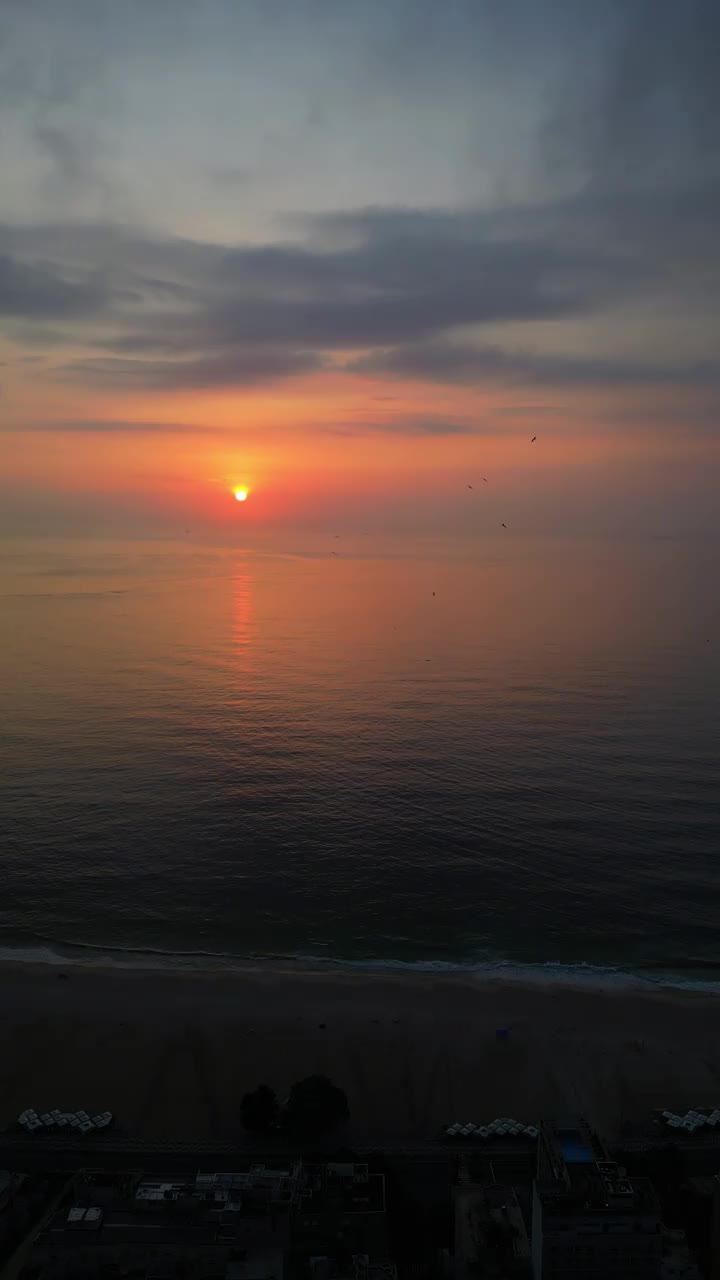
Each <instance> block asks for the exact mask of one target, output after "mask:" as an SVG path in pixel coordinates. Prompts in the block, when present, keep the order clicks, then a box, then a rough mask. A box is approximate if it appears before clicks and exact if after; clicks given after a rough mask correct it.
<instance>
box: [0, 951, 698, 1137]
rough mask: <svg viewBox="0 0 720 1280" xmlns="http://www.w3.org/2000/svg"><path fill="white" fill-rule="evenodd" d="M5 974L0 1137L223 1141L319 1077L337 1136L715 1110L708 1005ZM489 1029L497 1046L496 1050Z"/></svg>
mask: <svg viewBox="0 0 720 1280" xmlns="http://www.w3.org/2000/svg"><path fill="white" fill-rule="evenodd" d="M62 972H63V974H64V975H65V976H64V977H63V978H60V977H59V971H58V969H57V968H55V967H54V966H52V965H47V966H45V965H40V964H38V965H31V964H27V965H22V964H5V965H3V968H2V993H1V995H0V1018H1V1025H2V1047H3V1052H2V1056H1V1058H0V1124H3V1125H5V1124H7V1123H9V1122H11V1121H13V1120H14V1118H15V1117H16V1116H17V1114H18V1112H19V1111H20V1110H22V1109H23V1108H24V1107H27V1106H35V1107H37V1108H39V1109H44V1108H50V1109H51V1108H53V1107H58V1108H60V1109H66V1108H75V1107H81V1106H84V1107H85V1108H86V1109H88V1110H93V1109H98V1110H104V1109H105V1108H109V1109H111V1110H112V1111H113V1112H114V1113H115V1114H116V1116H117V1118H118V1122H119V1123H120V1124H121V1125H122V1127H123V1128H124V1129H126V1130H128V1131H129V1132H131V1133H134V1134H137V1135H141V1136H147V1137H153V1136H158V1137H170V1136H180V1137H187V1138H189V1139H193V1138H212V1137H218V1138H232V1137H234V1136H236V1135H237V1134H238V1133H239V1121H238V1112H239V1102H240V1098H241V1096H242V1094H243V1093H244V1092H245V1090H247V1089H248V1088H252V1087H254V1086H255V1085H256V1084H257V1083H259V1082H260V1081H265V1082H267V1083H269V1084H271V1085H272V1086H273V1087H274V1088H275V1089H277V1091H278V1093H279V1095H280V1096H281V1097H282V1096H284V1094H285V1093H286V1091H287V1088H288V1086H289V1085H290V1084H291V1083H292V1081H293V1080H295V1079H297V1078H298V1077H300V1076H303V1075H306V1074H309V1073H311V1072H323V1073H325V1074H327V1075H329V1076H331V1077H332V1078H333V1080H335V1081H336V1082H337V1083H338V1084H340V1085H341V1086H342V1087H343V1088H344V1089H345V1090H346V1092H347V1094H348V1097H349V1100H350V1106H351V1111H352V1136H353V1137H354V1138H356V1139H357V1140H358V1141H361V1140H363V1139H367V1140H374V1139H375V1138H381V1137H387V1138H393V1139H402V1138H408V1139H409V1138H412V1139H417V1138H425V1137H430V1136H434V1135H435V1133H436V1132H437V1130H438V1127H439V1126H440V1125H441V1124H442V1122H443V1121H447V1120H453V1119H457V1118H463V1119H468V1120H472V1121H474V1122H475V1123H478V1124H480V1123H482V1122H483V1121H484V1120H489V1119H492V1118H493V1117H494V1116H496V1115H515V1116H517V1117H518V1118H519V1119H522V1120H526V1121H527V1122H530V1121H532V1120H535V1119H537V1118H539V1117H540V1116H552V1115H562V1114H567V1113H568V1112H576V1111H582V1112H583V1113H585V1114H586V1115H588V1116H589V1117H590V1118H591V1119H592V1120H593V1121H594V1122H595V1123H596V1124H598V1125H600V1126H602V1128H603V1130H604V1131H605V1132H606V1133H607V1134H608V1136H611V1135H612V1134H614V1133H615V1132H617V1131H618V1129H619V1126H620V1125H621V1124H622V1123H623V1122H624V1121H626V1120H628V1119H632V1118H635V1117H637V1116H642V1115H644V1114H646V1113H647V1112H648V1111H649V1109H650V1108H652V1107H665V1106H671V1107H684V1106H691V1105H693V1104H702V1103H706V1102H711V1103H717V1102H718V1101H720V1020H719V1019H718V1012H719V1011H720V998H718V997H716V996H712V995H703V994H698V993H691V992H687V993H684V992H677V991H665V990H658V992H657V993H655V992H650V993H649V992H647V991H646V990H644V989H637V990H636V989H611V988H607V989H597V988H594V989H593V988H587V989H582V988H579V987H577V986H574V987H573V986H563V985H556V986H550V985H548V986H541V985H522V984H521V983H518V982H506V981H489V980H487V979H483V980H478V979H477V978H473V977H472V976H470V975H468V976H462V977H460V976H446V975H443V976H436V975H428V974H417V975H407V974H402V975H397V976H395V975H391V974H386V973H384V974H367V973H363V974H347V973H310V972H287V973H280V972H267V971H254V970H253V971H248V972H245V973H239V972H236V973H232V974H218V973H208V974H188V973H183V974H171V973H162V972H157V971H153V972H147V971H146V972H141V971H137V970H134V971H125V970H117V969H106V970H100V969H89V968H83V967H80V966H76V967H73V966H68V967H67V968H65V969H64V970H63V971H62ZM499 1027H506V1028H508V1029H509V1031H510V1034H509V1037H508V1038H507V1039H504V1040H499V1039H497V1038H496V1034H495V1032H496V1029H497V1028H499Z"/></svg>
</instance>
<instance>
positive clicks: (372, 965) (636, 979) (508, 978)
mask: <svg viewBox="0 0 720 1280" xmlns="http://www.w3.org/2000/svg"><path fill="white" fill-rule="evenodd" d="M2 962H12V963H15V964H18V963H20V964H29V965H30V964H32V965H51V966H56V967H68V966H71V967H76V968H81V969H90V970H93V969H120V970H129V969H136V970H154V971H157V972H165V973H178V974H180V973H196V974H197V973H203V972H211V973H219V974H222V973H227V974H230V973H243V972H245V973H247V972H248V971H250V972H252V971H255V972H257V971H258V970H264V971H273V970H276V971H287V970H288V969H292V970H297V971H304V972H323V973H329V972H335V973H343V972H351V973H363V972H365V973H388V974H393V973H394V974H403V973H405V974H408V975H410V974H437V975H443V974H444V975H448V976H452V975H457V976H458V977H462V976H466V977H469V978H473V979H475V980H478V981H482V980H483V979H484V980H487V981H495V982H514V983H522V984H528V983H537V984H538V985H543V986H546V985H552V986H554V985H559V986H574V987H583V988H587V987H589V988H595V989H598V988H608V987H611V988H641V989H644V990H646V991H652V990H654V991H657V990H662V989H668V988H669V989H673V990H682V991H697V992H707V993H718V994H720V965H716V964H713V963H712V962H710V961H702V960H697V961H694V962H693V964H692V966H689V965H688V966H683V965H682V964H678V965H677V966H676V967H670V966H669V965H663V966H660V965H648V966H645V967H638V968H635V969H632V968H623V967H621V966H613V965H601V964H593V963H591V962H589V961H579V962H578V963H575V964H569V963H566V962H562V961H556V960H545V961H537V962H523V961H517V960H508V959H506V958H496V959H487V958H485V959H482V960H472V959H468V960H436V959H422V958H420V959H415V960H400V959H394V958H391V957H377V958H372V957H363V958H361V959H349V958H346V957H330V956H317V955H312V954H306V953H303V952H289V953H272V952H271V953H258V952H251V953H247V954H239V953H235V952H227V951H168V950H164V949H161V948H153V947H129V946H105V947H99V946H97V945H95V944H93V943H86V942H76V941H73V942H68V941H65V940H61V939H56V938H49V937H44V936H41V935H35V937H34V939H33V940H25V941H17V942H8V943H5V944H2V943H0V963H2ZM709 973H713V974H715V975H717V976H715V977H713V978H710V977H708V976H701V975H702V974H709Z"/></svg>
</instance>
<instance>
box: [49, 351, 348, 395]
mask: <svg viewBox="0 0 720 1280" xmlns="http://www.w3.org/2000/svg"><path fill="white" fill-rule="evenodd" d="M321 367H322V360H321V357H320V356H318V355H316V354H315V353H314V352H311V351H283V350H272V349H270V350H263V349H260V348H253V349H252V350H250V351H227V352H224V353H223V354H222V355H207V356H202V357H198V358H197V359H195V360H122V359H119V358H118V359H113V358H111V357H109V358H107V359H102V358H98V359H88V360H77V361H73V362H71V363H68V364H65V365H63V366H62V367H61V368H60V369H59V370H58V371H57V372H58V374H59V376H61V377H63V378H64V379H66V380H69V381H75V382H85V383H89V384H91V385H102V386H107V387H125V388H128V389H129V388H148V389H150V390H152V389H155V390H165V389H175V388H182V387H188V388H197V389H202V388H204V387H230V386H255V385H257V384H258V383H271V382H275V381H276V380H277V379H279V378H292V377H297V376H299V375H300V374H303V373H310V372H313V371H314V370H316V369H319V368H321Z"/></svg>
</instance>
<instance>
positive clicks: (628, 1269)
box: [532, 1121, 661, 1280]
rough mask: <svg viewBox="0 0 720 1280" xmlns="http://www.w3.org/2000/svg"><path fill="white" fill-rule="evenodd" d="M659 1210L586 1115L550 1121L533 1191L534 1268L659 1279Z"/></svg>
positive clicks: (545, 1276)
mask: <svg viewBox="0 0 720 1280" xmlns="http://www.w3.org/2000/svg"><path fill="white" fill-rule="evenodd" d="M660 1230H661V1227H660V1209H659V1205H658V1201H657V1197H656V1195H655V1192H654V1190H653V1187H652V1184H651V1183H650V1182H649V1181H648V1180H647V1179H642V1178H640V1179H633V1181H630V1179H629V1178H628V1177H627V1176H626V1174H625V1170H624V1169H622V1168H621V1167H619V1166H618V1165H617V1164H616V1163H615V1162H614V1161H612V1160H610V1159H609V1157H608V1153H607V1150H606V1149H605V1147H604V1145H603V1143H602V1142H601V1140H600V1139H599V1137H598V1136H597V1134H596V1133H594V1132H593V1131H592V1130H591V1129H590V1128H589V1126H588V1125H587V1124H585V1123H584V1122H583V1121H577V1122H570V1123H568V1124H564V1125H559V1124H552V1123H543V1124H542V1125H541V1127H540V1135H539V1140H538V1161H537V1174H536V1178H535V1184H534V1192H533V1246H532V1254H533V1274H534V1276H535V1280H541V1278H542V1280H552V1278H553V1277H561V1276H563V1277H566V1276H571V1275H572V1276H573V1277H578V1280H580V1278H581V1277H588V1278H590V1277H597V1280H605V1277H606V1276H609V1275H612V1277H613V1280H624V1277H628V1278H630V1277H632V1280H658V1277H659V1275H660V1257H661V1235H660Z"/></svg>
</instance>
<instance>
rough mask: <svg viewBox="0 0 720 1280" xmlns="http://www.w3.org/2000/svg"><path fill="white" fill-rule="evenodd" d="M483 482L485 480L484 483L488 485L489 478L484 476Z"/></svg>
mask: <svg viewBox="0 0 720 1280" xmlns="http://www.w3.org/2000/svg"><path fill="white" fill-rule="evenodd" d="M483 480H484V481H485V483H486V484H487V482H488V480H487V476H483Z"/></svg>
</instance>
